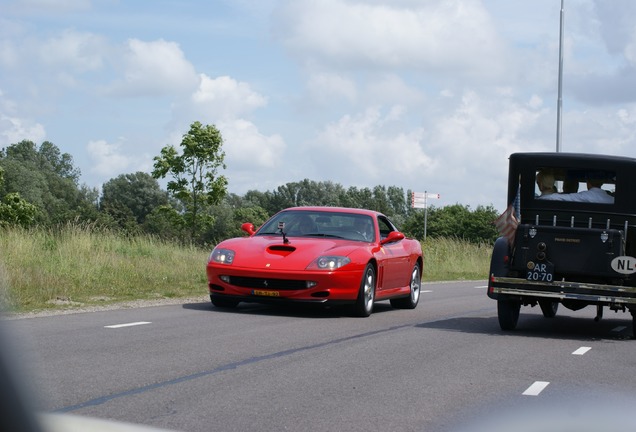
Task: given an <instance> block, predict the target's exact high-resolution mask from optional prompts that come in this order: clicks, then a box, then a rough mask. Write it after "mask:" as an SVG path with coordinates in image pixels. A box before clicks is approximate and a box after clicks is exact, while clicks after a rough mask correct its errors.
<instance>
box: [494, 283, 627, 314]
mask: <svg viewBox="0 0 636 432" xmlns="http://www.w3.org/2000/svg"><path fill="white" fill-rule="evenodd" d="M488 296H489V297H490V298H494V299H497V298H501V297H500V296H506V297H508V298H510V297H535V298H537V299H539V298H549V299H555V300H578V301H582V302H586V303H590V304H607V305H631V306H633V307H636V287H630V286H622V285H603V284H594V283H583V282H569V281H559V282H535V281H528V280H525V279H518V278H510V277H491V278H490V281H489V283H488Z"/></svg>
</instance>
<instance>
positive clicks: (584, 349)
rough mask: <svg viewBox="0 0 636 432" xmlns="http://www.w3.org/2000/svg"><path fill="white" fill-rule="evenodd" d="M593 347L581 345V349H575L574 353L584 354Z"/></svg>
mask: <svg viewBox="0 0 636 432" xmlns="http://www.w3.org/2000/svg"><path fill="white" fill-rule="evenodd" d="M591 349H592V347H581V348H579V349H577V350H576V351H574V352H573V353H572V354H574V355H583V354H585V353H586V352H588V351H589V350H591Z"/></svg>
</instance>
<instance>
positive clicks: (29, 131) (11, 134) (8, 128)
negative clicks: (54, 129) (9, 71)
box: [0, 90, 46, 147]
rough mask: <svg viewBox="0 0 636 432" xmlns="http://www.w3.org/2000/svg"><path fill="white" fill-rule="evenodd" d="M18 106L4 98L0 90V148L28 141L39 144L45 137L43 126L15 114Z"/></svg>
mask: <svg viewBox="0 0 636 432" xmlns="http://www.w3.org/2000/svg"><path fill="white" fill-rule="evenodd" d="M17 109H18V104H17V103H16V102H14V101H12V100H10V99H8V98H6V97H5V96H4V94H3V92H2V90H0V146H2V147H5V146H8V145H11V144H15V143H18V142H20V141H22V140H29V141H33V142H35V143H39V142H41V141H43V140H44V138H45V137H46V131H45V129H44V126H43V125H42V124H40V123H38V122H36V121H34V120H32V119H29V118H25V117H21V116H20V115H19V114H18V113H17Z"/></svg>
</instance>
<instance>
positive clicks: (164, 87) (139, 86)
mask: <svg viewBox="0 0 636 432" xmlns="http://www.w3.org/2000/svg"><path fill="white" fill-rule="evenodd" d="M122 60H123V67H124V70H123V78H122V79H119V80H117V81H116V82H115V83H113V84H112V85H111V86H110V88H109V89H108V92H109V93H111V94H114V95H117V96H126V97H139V96H153V97H157V96H164V95H175V94H183V93H184V92H189V91H192V90H193V89H195V88H196V87H197V86H198V85H199V77H198V75H197V73H196V71H195V69H194V66H193V65H192V64H191V63H190V62H189V61H188V60H186V58H185V55H184V54H183V51H181V48H180V47H179V45H178V44H177V43H175V42H167V41H165V40H163V39H160V40H157V41H153V42H144V41H141V40H139V39H130V40H129V41H128V42H127V43H126V46H125V49H124V53H123V58H122Z"/></svg>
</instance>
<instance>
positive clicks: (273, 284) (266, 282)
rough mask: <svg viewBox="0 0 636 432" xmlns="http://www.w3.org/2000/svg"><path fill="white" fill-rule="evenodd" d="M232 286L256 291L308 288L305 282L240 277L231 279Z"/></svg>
mask: <svg viewBox="0 0 636 432" xmlns="http://www.w3.org/2000/svg"><path fill="white" fill-rule="evenodd" d="M230 284H232V285H236V286H240V287H243V288H255V289H276V290H301V289H306V288H307V283H306V281H304V280H293V279H263V278H252V277H240V276H232V277H230Z"/></svg>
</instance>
